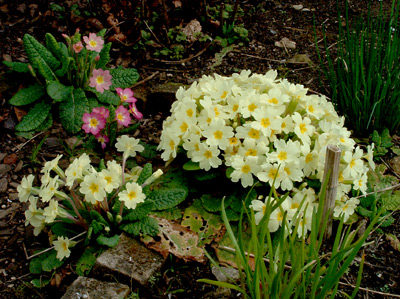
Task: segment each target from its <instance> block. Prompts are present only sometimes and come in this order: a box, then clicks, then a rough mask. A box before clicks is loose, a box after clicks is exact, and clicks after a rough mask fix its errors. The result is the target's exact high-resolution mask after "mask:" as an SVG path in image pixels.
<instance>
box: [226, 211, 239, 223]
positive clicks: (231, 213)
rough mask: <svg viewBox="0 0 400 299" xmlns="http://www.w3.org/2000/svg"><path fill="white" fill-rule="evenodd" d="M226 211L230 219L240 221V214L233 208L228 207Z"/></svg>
mask: <svg viewBox="0 0 400 299" xmlns="http://www.w3.org/2000/svg"><path fill="white" fill-rule="evenodd" d="M225 212H226V217H227V218H228V220H229V221H238V220H239V219H240V214H239V213H237V212H235V211H234V210H232V209H226V210H225Z"/></svg>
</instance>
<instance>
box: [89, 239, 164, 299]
mask: <svg viewBox="0 0 400 299" xmlns="http://www.w3.org/2000/svg"><path fill="white" fill-rule="evenodd" d="M164 262H165V259H163V258H162V256H161V255H159V254H158V253H156V252H154V251H151V250H150V249H148V248H146V247H144V246H143V245H142V244H141V243H139V242H138V241H136V240H135V239H132V238H130V237H128V236H127V235H126V234H122V235H121V237H120V239H119V242H118V245H117V246H115V247H113V248H110V249H108V250H107V251H105V252H103V253H102V254H101V255H100V256H99V257H98V258H97V261H96V264H95V266H94V269H93V275H95V276H96V275H99V277H102V278H104V276H105V275H104V274H105V273H110V274H112V276H113V277H117V279H118V280H119V281H126V282H129V281H132V280H134V281H136V282H138V283H140V284H141V285H146V284H147V282H148V280H149V279H150V277H151V276H153V275H154V274H155V273H156V272H157V271H159V270H160V268H161V267H162V265H163V264H164ZM93 298H94V297H93Z"/></svg>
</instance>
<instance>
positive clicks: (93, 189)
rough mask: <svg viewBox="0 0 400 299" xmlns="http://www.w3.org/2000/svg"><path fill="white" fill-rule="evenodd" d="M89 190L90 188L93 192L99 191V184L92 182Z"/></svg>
mask: <svg viewBox="0 0 400 299" xmlns="http://www.w3.org/2000/svg"><path fill="white" fill-rule="evenodd" d="M89 190H90V191H91V192H92V193H97V192H99V185H97V184H95V183H92V184H91V185H90V187H89Z"/></svg>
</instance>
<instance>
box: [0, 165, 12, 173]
mask: <svg viewBox="0 0 400 299" xmlns="http://www.w3.org/2000/svg"><path fill="white" fill-rule="evenodd" d="M11 168H12V167H11V166H10V165H7V164H0V176H2V175H5V174H6V173H7V172H9V171H10V170H11Z"/></svg>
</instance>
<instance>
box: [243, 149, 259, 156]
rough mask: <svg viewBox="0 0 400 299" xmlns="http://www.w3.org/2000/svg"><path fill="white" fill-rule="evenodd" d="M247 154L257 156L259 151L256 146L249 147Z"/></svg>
mask: <svg viewBox="0 0 400 299" xmlns="http://www.w3.org/2000/svg"><path fill="white" fill-rule="evenodd" d="M245 155H246V156H257V151H256V150H255V149H254V148H249V149H248V150H247V152H246V153H245Z"/></svg>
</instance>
